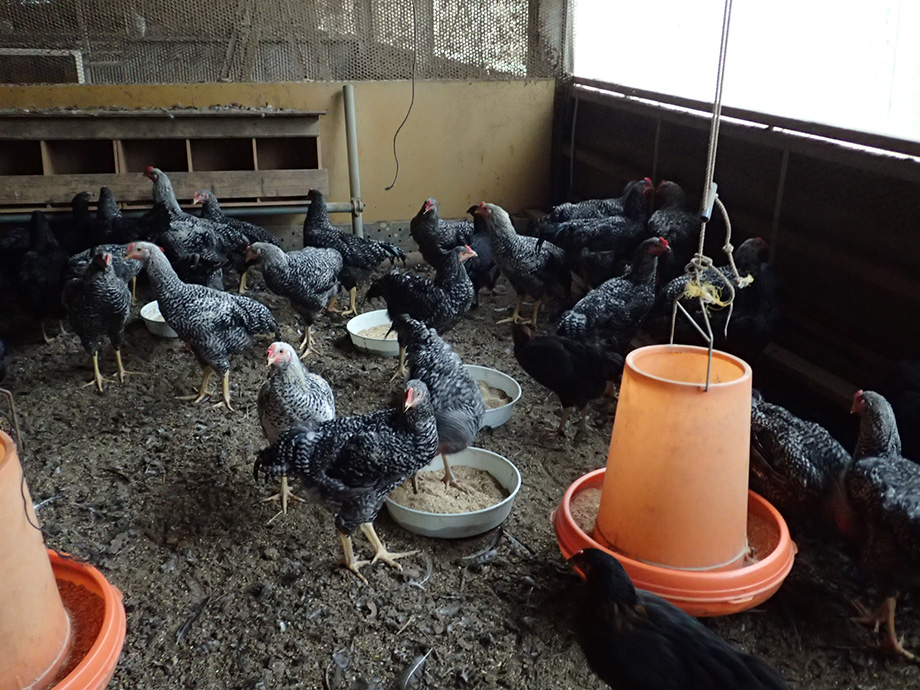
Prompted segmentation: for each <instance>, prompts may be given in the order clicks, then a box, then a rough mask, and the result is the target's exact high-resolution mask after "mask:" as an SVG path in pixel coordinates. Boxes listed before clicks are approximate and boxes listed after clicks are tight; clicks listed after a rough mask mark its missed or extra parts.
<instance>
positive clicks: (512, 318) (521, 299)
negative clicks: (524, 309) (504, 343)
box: [498, 295, 524, 324]
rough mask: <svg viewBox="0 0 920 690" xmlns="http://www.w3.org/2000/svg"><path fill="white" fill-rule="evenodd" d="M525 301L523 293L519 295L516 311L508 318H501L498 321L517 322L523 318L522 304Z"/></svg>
mask: <svg viewBox="0 0 920 690" xmlns="http://www.w3.org/2000/svg"><path fill="white" fill-rule="evenodd" d="M523 303H524V297H523V295H518V301H517V305H516V306H515V307H514V313H513V314H512V315H511V316H509V317H508V318H507V319H501V320H500V321H498V323H500V324H501V323H517V322H518V321H520V320H521V305H522V304H523Z"/></svg>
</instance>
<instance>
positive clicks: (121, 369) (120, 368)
mask: <svg viewBox="0 0 920 690" xmlns="http://www.w3.org/2000/svg"><path fill="white" fill-rule="evenodd" d="M115 364H117V365H118V372H117V375H118V381H119V383H124V382H125V377H126V376H140V375H141V372H139V371H128V370H127V369H125V365H124V364H123V363H122V361H121V350H118V349H116V350H115Z"/></svg>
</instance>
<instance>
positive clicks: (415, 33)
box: [383, 0, 418, 192]
mask: <svg viewBox="0 0 920 690" xmlns="http://www.w3.org/2000/svg"><path fill="white" fill-rule="evenodd" d="M415 2H416V0H412V98H411V99H410V100H409V109H408V110H407V111H406V116H405V117H404V118H403V121H402V122H400V123H399V127H397V128H396V132H395V133H394V134H393V160H395V161H396V173H395V174H394V175H393V181H392V182H391V183H390V186H389V187H384V188H383V191H385V192H389V191H390V190H391V189H393V187H395V186H396V180H397V179H399V156H398V155H397V154H396V137H398V136H399V132H400V130H401V129H402V128H403V125H405V124H406V122H407V121H408V119H409V113H411V112H412V106H413V105H415V66H416V63H417V61H418V21H417V20H416V12H415Z"/></svg>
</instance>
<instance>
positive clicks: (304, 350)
mask: <svg viewBox="0 0 920 690" xmlns="http://www.w3.org/2000/svg"><path fill="white" fill-rule="evenodd" d="M299 350H300V358H301V359H303V358H304V357H306V356H307V355H309V354H314V355H318V354H319V350H317V349H316V348H315V347H313V326H306V327H305V328H304V330H303V340H302V341H300V348H299Z"/></svg>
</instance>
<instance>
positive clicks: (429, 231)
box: [409, 199, 473, 268]
mask: <svg viewBox="0 0 920 690" xmlns="http://www.w3.org/2000/svg"><path fill="white" fill-rule="evenodd" d="M409 234H410V235H412V239H413V240H415V243H416V244H417V245H418V248H419V251H420V252H421V253H422V258H423V259H425V262H426V263H428V265H429V266H434V267H435V268H437V267H438V264H439V263H440V262H441V257H442V256H444V254H446V253H447V252H449V251H450V250H452V249H453V248H454V247H460V246H462V245H464V244H469V243H470V238H471V237H472V236H473V224H472V223H471V222H470V221H468V220H455V221H444V220H441V216H440V215H438V202H437V201H436V200H435V199H426V200H425V203H424V204H422V208H421V209H420V210H419V212H418V213H416V214H415V216H414V217H413V218H412V220H411V222H410V223H409Z"/></svg>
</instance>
